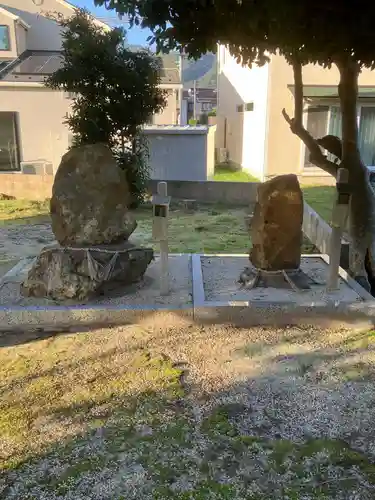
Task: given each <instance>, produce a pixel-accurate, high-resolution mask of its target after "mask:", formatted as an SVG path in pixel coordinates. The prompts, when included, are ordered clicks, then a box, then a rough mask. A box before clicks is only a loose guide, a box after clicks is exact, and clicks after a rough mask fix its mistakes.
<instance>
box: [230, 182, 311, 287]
mask: <svg viewBox="0 0 375 500" xmlns="http://www.w3.org/2000/svg"><path fill="white" fill-rule="evenodd" d="M302 223H303V195H302V191H301V188H300V185H299V182H298V179H297V177H296V176H295V175H294V174H290V175H280V176H278V177H275V178H273V179H271V180H269V181H267V182H263V183H261V184H259V186H258V192H257V201H256V204H255V210H254V216H253V219H252V224H251V240H252V248H251V250H250V255H249V258H250V262H251V264H252V266H251V267H248V268H246V269H245V271H244V272H243V273H242V274H241V277H240V282H241V283H243V284H245V285H246V286H247V287H248V288H252V287H254V286H257V285H261V286H277V287H279V286H286V287H287V286H291V287H292V288H308V282H307V281H308V280H307V278H306V276H305V275H304V274H303V273H302V271H301V270H300V263H301V244H302V238H303V233H302Z"/></svg>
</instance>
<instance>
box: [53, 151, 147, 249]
mask: <svg viewBox="0 0 375 500" xmlns="http://www.w3.org/2000/svg"><path fill="white" fill-rule="evenodd" d="M130 199H131V196H130V192H129V187H128V183H127V181H126V178H125V174H124V172H123V171H122V170H121V169H120V168H119V167H118V166H117V164H116V161H115V159H114V157H113V155H112V152H111V151H110V149H109V148H108V147H107V146H105V145H104V144H94V145H87V146H81V147H78V148H73V149H71V150H70V151H68V152H67V153H66V154H65V155H64V156H63V157H62V160H61V163H60V166H59V168H58V170H57V172H56V176H55V180H54V184H53V190H52V198H51V219H52V230H53V233H54V235H55V237H56V239H57V241H58V242H59V243H60V244H61V245H63V246H67V245H73V246H77V245H100V244H102V243H104V244H108V243H111V242H116V241H124V240H127V239H128V238H129V236H130V235H131V234H132V232H133V231H134V230H135V228H136V226H137V224H136V222H135V220H134V218H133V217H132V215H131V214H130V213H129V209H128V206H129V203H130Z"/></svg>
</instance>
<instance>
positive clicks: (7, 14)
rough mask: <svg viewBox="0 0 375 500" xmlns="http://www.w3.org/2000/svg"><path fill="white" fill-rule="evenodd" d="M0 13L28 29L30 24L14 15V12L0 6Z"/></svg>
mask: <svg viewBox="0 0 375 500" xmlns="http://www.w3.org/2000/svg"><path fill="white" fill-rule="evenodd" d="M0 14H3V15H4V16H7V17H9V18H10V19H12V21H16V22H17V23H19V24H21V25H22V26H23V27H24V28H26V29H27V30H28V29H30V25H29V24H27V22H25V21H24V20H23V19H22V18H21V17H20V16H16V14H13V13H12V12H9V10H7V9H4V7H0Z"/></svg>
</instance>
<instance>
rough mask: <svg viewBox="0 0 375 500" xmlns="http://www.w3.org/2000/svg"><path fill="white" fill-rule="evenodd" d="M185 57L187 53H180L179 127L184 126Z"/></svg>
mask: <svg viewBox="0 0 375 500" xmlns="http://www.w3.org/2000/svg"><path fill="white" fill-rule="evenodd" d="M184 57H185V53H184V51H183V49H181V51H180V71H179V73H180V83H181V84H182V88H181V89H180V90H179V91H178V92H179V104H178V105H179V108H180V117H179V120H178V125H182V101H183V98H184V96H183V94H184V87H183V69H184V67H183V66H184Z"/></svg>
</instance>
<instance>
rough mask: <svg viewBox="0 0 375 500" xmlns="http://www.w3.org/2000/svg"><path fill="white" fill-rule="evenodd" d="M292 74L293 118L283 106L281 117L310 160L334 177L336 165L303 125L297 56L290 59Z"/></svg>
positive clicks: (301, 87)
mask: <svg viewBox="0 0 375 500" xmlns="http://www.w3.org/2000/svg"><path fill="white" fill-rule="evenodd" d="M292 66H293V75H294V118H291V117H290V116H289V115H288V113H287V112H286V110H285V108H284V109H283V110H282V114H283V117H284V118H285V120H286V122H287V123H288V125H289V127H290V130H291V131H292V132H293V134H295V135H296V136H297V137H299V138H300V139H301V141H302V142H303V143H304V144H305V146H306V147H307V149H308V150H309V151H310V158H309V159H310V161H311V163H313V164H314V165H316V166H317V167H319V168H321V169H322V170H324V171H325V172H327V173H328V174H330V175H332V176H333V177H336V174H337V168H338V166H337V165H336V164H335V163H333V162H332V161H329V160H328V159H327V157H326V156H324V154H323V153H322V150H321V149H320V147H319V145H318V143H317V142H316V140H315V139H314V138H313V136H312V135H311V134H310V133H309V132H308V131H307V130H306V129H305V127H304V126H303V120H302V115H303V81H302V64H301V62H300V61H299V60H298V58H297V57H294V58H293V60H292Z"/></svg>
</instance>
